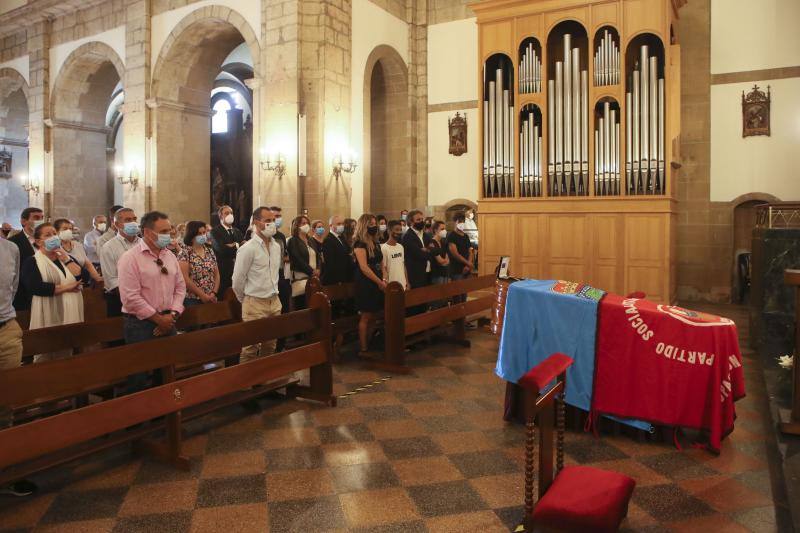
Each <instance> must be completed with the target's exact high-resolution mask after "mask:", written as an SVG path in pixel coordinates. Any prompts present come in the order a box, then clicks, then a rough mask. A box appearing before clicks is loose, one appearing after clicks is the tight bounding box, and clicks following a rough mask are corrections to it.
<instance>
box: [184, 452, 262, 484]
mask: <svg viewBox="0 0 800 533" xmlns="http://www.w3.org/2000/svg"><path fill="white" fill-rule="evenodd" d="M266 462H267V461H266V457H264V451H263V450H261V449H256V450H249V451H244V452H238V453H218V454H212V455H207V456H206V457H205V459H204V461H203V468H202V470H201V471H200V476H201V477H202V478H204V479H205V478H213V477H231V476H243V475H248V474H263V473H264V472H266Z"/></svg>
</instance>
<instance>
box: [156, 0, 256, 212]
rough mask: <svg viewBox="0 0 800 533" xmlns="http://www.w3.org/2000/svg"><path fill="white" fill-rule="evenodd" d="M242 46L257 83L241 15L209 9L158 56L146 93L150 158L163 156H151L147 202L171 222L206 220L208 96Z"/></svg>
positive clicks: (251, 35) (184, 24)
mask: <svg viewBox="0 0 800 533" xmlns="http://www.w3.org/2000/svg"><path fill="white" fill-rule="evenodd" d="M243 42H244V43H246V44H247V47H248V49H249V51H250V55H251V59H252V62H253V65H254V72H253V75H254V77H255V78H258V76H259V71H260V63H261V61H260V57H261V49H260V46H259V43H258V40H257V39H256V34H255V32H254V31H253V29H252V28H251V27H250V25H249V24H248V23H247V21H246V20H245V19H244V17H243V16H242V15H241V14H239V13H237V12H236V11H234V10H232V9H230V8H227V7H224V6H218V5H214V6H206V7H202V8H199V9H197V10H195V11H193V12H192V13H190V14H189V15H187V16H186V17H184V18H183V20H181V21H180V22H179V23H178V24H177V25H176V26H175V28H174V29H173V30H172V32H171V33H170V35H169V36H168V37H167V39H166V41H165V42H164V45H163V46H162V48H161V50H160V52H159V56H158V59H157V61H156V63H155V68H154V69H153V82H152V90H151V94H152V96H153V98H154V99H155V112H154V114H153V119H154V128H153V134H154V137H155V145H156V153H157V154H158V153H161V151H163V152H165V153H168V154H169V157H158V156H156V165H157V169H156V174H155V176H156V180H155V183H153V196H152V198H153V200H154V205H153V207H158V209H160V210H163V211H166V212H167V213H169V214H170V215H171V217H172V218H173V219H174V220H192V219H194V220H208V219H209V217H210V211H211V210H212V209H211V207H212V206H211V201H212V195H211V186H210V183H211V178H210V176H211V168H210V167H211V107H210V100H211V91H212V89H213V88H214V82H215V79H216V77H217V75H218V74H219V72H220V71H221V69H222V63H223V61H224V60H225V58H226V57H227V56H228V55H229V54H230V52H231V51H232V50H234V49H235V48H236V47H237V46H239V45H240V44H241V43H243ZM257 121H258V117H253V122H254V123H258V122H257ZM176 144H177V145H179V146H176ZM251 144H252V141H251ZM176 148H178V149H176ZM249 167H252V163H250V165H249ZM249 181H250V183H248V184H247V186H248V187H249V191H247V193H246V194H247V196H248V198H251V197H252V179H250V180H249Z"/></svg>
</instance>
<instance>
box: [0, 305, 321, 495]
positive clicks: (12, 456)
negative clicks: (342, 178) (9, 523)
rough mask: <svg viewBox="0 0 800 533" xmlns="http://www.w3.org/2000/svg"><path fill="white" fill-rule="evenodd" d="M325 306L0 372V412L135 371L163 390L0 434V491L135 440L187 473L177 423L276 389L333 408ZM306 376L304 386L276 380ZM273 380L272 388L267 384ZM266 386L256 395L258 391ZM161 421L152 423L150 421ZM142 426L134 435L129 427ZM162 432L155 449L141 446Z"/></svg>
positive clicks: (151, 444) (74, 392) (69, 393)
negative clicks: (244, 353)
mask: <svg viewBox="0 0 800 533" xmlns="http://www.w3.org/2000/svg"><path fill="white" fill-rule="evenodd" d="M297 334H306V335H307V336H308V338H309V341H310V342H309V344H306V345H304V346H301V347H299V348H295V349H292V350H289V351H286V352H281V353H279V354H275V355H273V356H269V357H263V358H259V359H257V360H253V361H249V362H247V363H243V364H239V365H236V366H232V367H229V368H223V369H220V370H216V371H213V372H209V373H204V374H200V375H195V376H192V377H189V378H186V379H176V378H175V375H176V368H177V367H179V366H187V365H197V364H202V363H204V362H208V361H214V360H218V359H219V358H220V354H226V353H230V352H232V351H238V350H240V349H241V348H242V347H243V346H247V345H251V344H257V343H260V342H265V341H268V340H271V339H274V338H277V337H278V336H283V335H297ZM330 335H331V326H330V306H329V304H328V301H327V299H326V298H325V296H324V295H322V294H317V295H315V296H314V297H312V299H311V306H310V308H309V309H306V310H302V311H298V312H296V313H290V314H287V315H281V316H277V317H271V318H265V319H261V320H255V321H251V322H240V323H235V324H229V325H225V326H220V327H217V328H210V329H204V330H199V331H195V332H192V333H187V334H183V335H177V336H174V337H167V338H162V339H156V340H153V341H149V342H147V343H140V344H134V345H129V346H119V347H115V348H109V349H105V350H98V351H94V352H91V353H86V354H82V355H79V356H77V357H74V358H71V359H63V360H57V361H48V362H44V363H41V364H36V365H28V366H22V367H19V368H14V369H9V370H3V371H0V405H4V406H8V407H11V408H15V407H19V406H22V405H30V404H34V403H37V402H38V403H41V402H48V401H51V400H52V399H53V398H63V397H67V396H75V395H78V394H81V393H82V392H83V391H86V390H90V389H93V388H96V387H98V386H101V385H102V384H110V383H115V382H118V381H120V380H122V379H125V378H126V377H127V376H129V375H131V374H135V373H140V372H149V371H153V370H161V372H162V376H163V381H164V383H163V385H159V386H156V387H153V388H151V389H147V390H144V391H141V392H137V393H134V394H130V395H127V396H122V397H119V398H115V399H112V400H108V401H103V402H100V403H97V404H92V405H88V406H86V407H81V408H78V409H74V410H71V411H66V412H63V413H60V414H57V415H54V416H50V417H47V418H40V419H37V420H35V421H33V422H29V423H26V424H21V425H17V426H13V427H11V428H7V429H3V430H0V450H3V453H2V454H0V485H2V484H4V483H7V482H9V481H12V480H15V479H19V478H21V477H24V476H27V475H30V474H32V473H34V472H37V471H40V470H43V469H46V468H49V467H52V466H55V465H59V464H63V463H66V462H68V461H71V460H74V459H77V458H79V457H83V456H86V455H88V454H91V453H93V452H95V451H98V450H101V449H105V448H109V447H111V446H115V445H118V444H120V443H124V442H130V441H136V442H137V443H138V448H140V449H141V450H143V451H146V452H149V453H150V454H152V455H153V456H155V457H157V458H159V459H161V460H164V461H167V462H169V463H171V464H173V465H175V466H176V467H180V468H184V469H187V468H188V466H189V463H188V460H187V459H186V457H184V456H183V455H182V453H181V422H182V420H183V419H188V418H192V417H196V416H200V415H202V414H205V413H207V412H209V411H211V410H214V409H216V408H219V407H221V406H225V405H231V404H235V403H239V402H242V401H244V400H246V399H250V398H255V397H258V396H260V395H263V394H264V393H265V392H268V391H270V390H274V389H276V388H286V390H287V395H288V396H290V397H304V398H308V399H312V400H315V401H320V402H324V403H326V404H327V405H331V406H333V405H335V404H336V398H335V396H333V380H332V371H331V362H330V359H331V345H330ZM305 368H310V385H309V386H300V385H298V384H297V383H296V381H293V380H291V379H286V378H285V377H286V376H287V375H289V374H291V373H292V372H295V371H298V370H302V369H305ZM276 380H277V381H276ZM265 383H266V384H268V385H267V386H259V385H260V384H265ZM160 417H164V418H163V419H160V420H157V421H155V422H153V421H154V419H159V418H160ZM148 421H149V422H150V423H149V424H147V425H144V426H137V425H139V424H142V423H145V422H148ZM161 429H165V430H166V437H165V438H164V440H163V441H160V442H156V441H152V440H142V439H143V437H145V436H147V435H148V434H149V433H153V432H156V431H159V430H161Z"/></svg>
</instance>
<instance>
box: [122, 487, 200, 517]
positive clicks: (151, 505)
mask: <svg viewBox="0 0 800 533" xmlns="http://www.w3.org/2000/svg"><path fill="white" fill-rule="evenodd" d="M198 486H199V483H198V481H197V480H194V479H192V480H188V481H172V482H169V483H150V484H148V485H136V486H133V487H131V489H130V490H129V491H128V494H127V495H126V496H125V500H124V501H123V502H122V507H121V508H120V510H119V516H131V515H147V514H154V513H169V512H173V511H190V510H192V509H194V504H195V501H196V500H197V489H198Z"/></svg>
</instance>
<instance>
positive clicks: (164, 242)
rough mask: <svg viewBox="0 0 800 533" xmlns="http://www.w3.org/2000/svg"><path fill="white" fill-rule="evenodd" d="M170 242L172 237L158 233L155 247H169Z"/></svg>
mask: <svg viewBox="0 0 800 533" xmlns="http://www.w3.org/2000/svg"><path fill="white" fill-rule="evenodd" d="M171 242H172V237H170V235H169V233H159V234H158V238H157V239H156V246H158V247H159V248H162V249H163V248H166V247H167V246H169V245H170V243H171Z"/></svg>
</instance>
